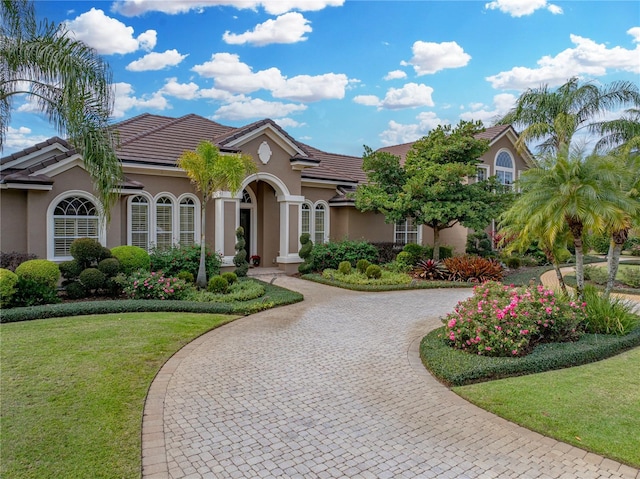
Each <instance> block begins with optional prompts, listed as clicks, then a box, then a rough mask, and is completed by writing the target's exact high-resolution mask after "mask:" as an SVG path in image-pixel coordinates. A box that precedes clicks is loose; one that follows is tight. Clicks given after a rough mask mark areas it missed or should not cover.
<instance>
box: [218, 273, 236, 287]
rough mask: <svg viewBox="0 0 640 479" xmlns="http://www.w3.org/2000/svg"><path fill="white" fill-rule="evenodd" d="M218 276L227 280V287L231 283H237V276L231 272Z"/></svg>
mask: <svg viewBox="0 0 640 479" xmlns="http://www.w3.org/2000/svg"><path fill="white" fill-rule="evenodd" d="M220 276H222V277H223V278H224V279H226V280H227V283H229V286H231V285H232V284H233V283H235V282H237V281H238V275H237V274H235V273H232V272H231V271H227V272H226V273H222V274H221V275H220Z"/></svg>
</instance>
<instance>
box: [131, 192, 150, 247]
mask: <svg viewBox="0 0 640 479" xmlns="http://www.w3.org/2000/svg"><path fill="white" fill-rule="evenodd" d="M129 231H130V234H131V245H132V246H138V247H140V248H142V249H144V250H146V251H149V200H148V199H147V198H146V197H144V196H135V197H133V198H132V199H131V202H130V207H129Z"/></svg>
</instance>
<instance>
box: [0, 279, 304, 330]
mask: <svg viewBox="0 0 640 479" xmlns="http://www.w3.org/2000/svg"><path fill="white" fill-rule="evenodd" d="M253 281H257V280H253ZM257 282H258V283H261V284H262V285H263V287H264V290H265V294H264V295H263V296H262V297H260V298H258V299H254V300H251V301H234V302H229V303H199V302H195V301H167V300H140V299H138V300H136V299H127V300H118V301H82V302H77V303H61V304H47V305H42V306H31V307H24V308H13V309H8V310H4V309H3V310H2V314H0V322H1V323H13V322H18V321H29V320H33V319H46V318H59V317H63V316H80V315H85V314H108V313H131V312H145V311H146V312H156V311H177V312H188V313H219V314H242V315H246V314H252V313H256V312H258V311H262V310H264V309H269V308H273V307H276V306H284V305H286V304H293V303H298V302H300V301H302V300H303V299H304V296H303V295H302V294H300V293H297V292H294V291H290V290H288V289H285V288H281V287H280V286H276V285H275V284H269V283H263V282H262V281H257Z"/></svg>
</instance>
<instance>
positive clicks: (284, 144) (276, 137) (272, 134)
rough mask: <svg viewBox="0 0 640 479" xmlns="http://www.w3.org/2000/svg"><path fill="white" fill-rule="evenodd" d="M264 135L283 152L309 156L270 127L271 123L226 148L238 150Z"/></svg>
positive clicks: (234, 141) (227, 145) (237, 139)
mask: <svg viewBox="0 0 640 479" xmlns="http://www.w3.org/2000/svg"><path fill="white" fill-rule="evenodd" d="M263 134H264V135H266V136H267V137H268V138H270V139H271V140H273V141H274V142H275V143H276V144H277V145H278V146H280V147H281V148H282V149H283V150H285V151H286V152H287V153H288V154H290V155H291V156H295V155H296V154H299V155H301V156H307V154H306V153H305V152H304V151H302V150H301V149H300V148H298V146H297V145H295V144H294V143H292V142H291V141H290V140H289V139H288V138H286V137H284V136H282V134H281V133H280V132H279V131H277V130H275V129H274V128H273V126H272V125H270V124H269V123H267V124H265V125H262V126H261V127H260V128H258V129H256V130H252V131H250V132H248V133H247V134H246V135H243V136H241V137H239V138H236V139H235V140H233V141H232V142H230V143H227V144H226V145H225V147H236V148H237V147H239V146H241V145H243V144H245V143H247V142H249V141H251V140H253V139H254V138H257V137H259V136H260V135H263Z"/></svg>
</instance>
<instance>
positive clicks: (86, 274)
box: [78, 268, 107, 291]
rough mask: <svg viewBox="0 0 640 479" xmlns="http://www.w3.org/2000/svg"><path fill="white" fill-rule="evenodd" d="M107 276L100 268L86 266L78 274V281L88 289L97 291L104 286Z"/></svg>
mask: <svg viewBox="0 0 640 479" xmlns="http://www.w3.org/2000/svg"><path fill="white" fill-rule="evenodd" d="M106 280H107V276H106V275H105V274H104V273H103V272H102V271H100V270H99V269H98V268H86V269H84V270H83V271H82V273H80V276H78V281H80V283H81V284H82V286H84V287H85V289H86V290H87V291H95V290H97V289H101V288H103V287H104V284H105V281H106Z"/></svg>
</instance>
